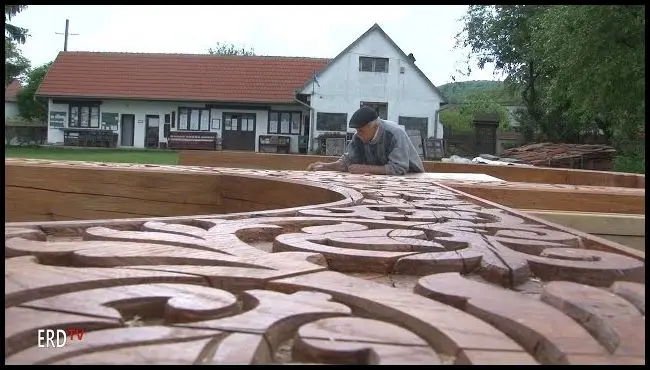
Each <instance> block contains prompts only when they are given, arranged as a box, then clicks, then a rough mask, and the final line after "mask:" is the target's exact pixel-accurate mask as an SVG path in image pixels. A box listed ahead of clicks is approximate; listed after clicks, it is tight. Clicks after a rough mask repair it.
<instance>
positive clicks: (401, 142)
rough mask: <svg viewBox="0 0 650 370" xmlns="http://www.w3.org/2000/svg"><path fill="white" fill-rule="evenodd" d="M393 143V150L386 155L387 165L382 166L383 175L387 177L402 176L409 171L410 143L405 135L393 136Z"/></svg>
mask: <svg viewBox="0 0 650 370" xmlns="http://www.w3.org/2000/svg"><path fill="white" fill-rule="evenodd" d="M407 140H408V141H407ZM393 141H394V142H393V150H392V151H391V152H390V154H389V155H388V163H386V165H385V166H383V167H384V171H385V172H384V173H386V174H387V175H404V174H405V173H407V172H408V170H409V164H410V160H409V152H410V145H411V142H410V139H409V138H408V136H406V133H404V135H394V136H393Z"/></svg>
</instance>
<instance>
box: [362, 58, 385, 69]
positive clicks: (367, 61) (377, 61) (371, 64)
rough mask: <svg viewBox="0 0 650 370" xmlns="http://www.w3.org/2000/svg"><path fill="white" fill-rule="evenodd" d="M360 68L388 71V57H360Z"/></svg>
mask: <svg viewBox="0 0 650 370" xmlns="http://www.w3.org/2000/svg"><path fill="white" fill-rule="evenodd" d="M359 70H360V71H361V72H383V73H388V58H371V57H359Z"/></svg>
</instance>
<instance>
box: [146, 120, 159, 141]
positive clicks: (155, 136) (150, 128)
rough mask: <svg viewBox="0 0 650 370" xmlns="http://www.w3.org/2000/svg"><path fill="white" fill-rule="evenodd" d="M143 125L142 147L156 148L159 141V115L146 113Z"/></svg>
mask: <svg viewBox="0 0 650 370" xmlns="http://www.w3.org/2000/svg"><path fill="white" fill-rule="evenodd" d="M145 125H146V126H145V127H146V131H145V134H144V147H145V148H158V142H159V141H160V116H153V115H147V116H146V117H145Z"/></svg>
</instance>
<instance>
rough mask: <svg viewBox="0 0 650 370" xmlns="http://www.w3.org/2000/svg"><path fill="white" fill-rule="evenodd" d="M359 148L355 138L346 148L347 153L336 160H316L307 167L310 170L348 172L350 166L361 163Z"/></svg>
mask: <svg viewBox="0 0 650 370" xmlns="http://www.w3.org/2000/svg"><path fill="white" fill-rule="evenodd" d="M358 150H359V149H358V148H357V146H356V145H355V143H354V139H353V140H352V141H350V143H349V144H348V147H347V148H346V149H345V153H343V155H342V156H341V157H340V158H339V159H338V160H337V161H335V162H329V163H325V162H316V163H312V164H310V165H309V167H307V170H308V171H339V172H346V171H347V170H348V167H349V166H351V165H354V164H355V163H359V162H360V160H359V152H358Z"/></svg>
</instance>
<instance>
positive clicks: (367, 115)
mask: <svg viewBox="0 0 650 370" xmlns="http://www.w3.org/2000/svg"><path fill="white" fill-rule="evenodd" d="M377 117H379V115H378V114H377V112H375V110H374V109H372V108H370V107H368V106H363V107H361V108H359V109H357V111H356V112H354V114H353V115H352V118H350V128H359V127H363V126H365V125H367V124H368V123H369V122H371V121H374V120H376V119H377Z"/></svg>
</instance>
